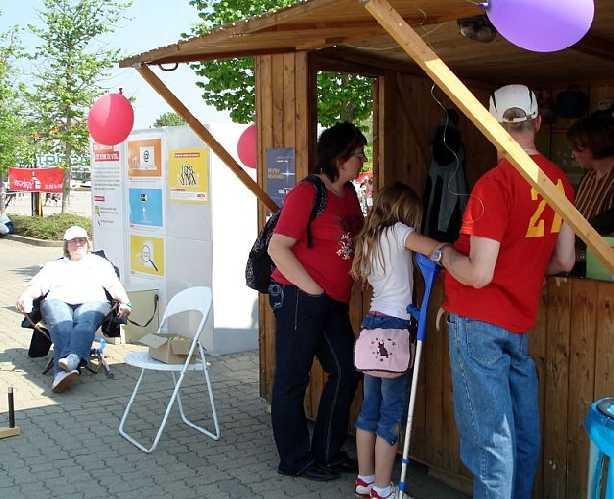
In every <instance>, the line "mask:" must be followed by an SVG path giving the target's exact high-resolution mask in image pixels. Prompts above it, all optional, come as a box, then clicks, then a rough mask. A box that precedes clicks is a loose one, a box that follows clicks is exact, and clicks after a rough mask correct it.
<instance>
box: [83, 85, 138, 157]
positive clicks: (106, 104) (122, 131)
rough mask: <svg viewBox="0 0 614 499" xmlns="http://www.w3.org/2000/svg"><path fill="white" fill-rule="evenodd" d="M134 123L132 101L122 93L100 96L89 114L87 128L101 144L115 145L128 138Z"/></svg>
mask: <svg viewBox="0 0 614 499" xmlns="http://www.w3.org/2000/svg"><path fill="white" fill-rule="evenodd" d="M133 124H134V111H133V110H132V105H131V104H130V101H129V100H128V99H126V98H125V97H124V96H123V95H122V94H106V95H103V96H102V97H99V98H98V100H97V101H96V102H94V105H93V106H92V108H91V109H90V112H89V114H88V115H87V128H88V130H89V131H90V135H91V136H92V138H93V139H94V140H95V141H96V142H98V143H99V144H103V145H105V146H114V145H115V144H119V143H120V142H123V141H124V140H126V138H127V137H128V135H130V132H131V131H132V125H133Z"/></svg>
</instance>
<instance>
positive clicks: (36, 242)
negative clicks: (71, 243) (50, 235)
mask: <svg viewBox="0 0 614 499" xmlns="http://www.w3.org/2000/svg"><path fill="white" fill-rule="evenodd" d="M4 238H5V239H12V240H13V241H19V242H20V243H25V244H31V245H32V246H46V247H53V248H61V247H62V246H63V245H64V241H57V240H55V239H37V238H36V237H28V236H20V235H18V234H7V235H6V236H4Z"/></svg>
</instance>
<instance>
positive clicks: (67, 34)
mask: <svg viewBox="0 0 614 499" xmlns="http://www.w3.org/2000/svg"><path fill="white" fill-rule="evenodd" d="M130 5H131V2H130V1H124V2H120V1H115V0H42V10H41V11H40V12H39V21H40V22H39V24H37V25H30V26H29V29H30V30H31V31H32V33H34V34H35V35H36V36H37V37H38V39H39V43H38V45H37V47H36V49H35V51H34V53H33V54H32V57H33V58H34V59H35V60H36V69H35V72H34V86H33V89H32V91H31V92H30V93H29V100H30V108H31V109H32V116H31V119H32V121H33V122H35V123H36V124H37V126H36V128H37V133H36V134H35V139H36V142H37V143H38V145H39V146H40V147H41V149H42V151H43V152H46V151H49V152H61V153H62V154H63V157H64V164H63V165H60V166H63V167H64V168H65V169H66V172H65V176H64V195H63V196H62V211H64V210H65V209H66V207H67V203H68V200H69V195H70V169H71V166H72V159H71V158H72V157H73V155H74V153H75V152H76V153H83V152H86V151H87V147H88V131H87V112H88V110H89V108H90V106H91V104H92V102H93V101H94V99H95V98H96V97H98V96H99V95H100V94H102V93H103V91H104V89H103V88H102V87H101V85H100V82H101V80H102V79H103V78H104V77H106V76H107V75H108V73H109V71H110V69H111V68H112V67H113V64H114V62H115V61H116V60H117V59H118V58H119V51H118V50H113V49H109V48H108V46H107V45H106V44H105V43H104V42H105V40H104V37H105V36H106V35H109V34H110V33H112V32H113V31H114V30H115V28H116V26H117V24H118V23H119V21H120V20H121V19H122V18H123V12H124V10H125V9H126V8H127V7H129V6H130Z"/></svg>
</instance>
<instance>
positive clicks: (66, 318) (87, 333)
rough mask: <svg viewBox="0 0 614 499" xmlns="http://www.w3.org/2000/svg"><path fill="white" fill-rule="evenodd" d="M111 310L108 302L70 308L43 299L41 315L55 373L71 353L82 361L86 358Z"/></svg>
mask: <svg viewBox="0 0 614 499" xmlns="http://www.w3.org/2000/svg"><path fill="white" fill-rule="evenodd" d="M110 310H111V304H110V303H109V302H87V303H82V304H79V305H69V304H68V303H65V302H63V301H61V300H54V299H52V300H49V299H47V300H43V303H42V304H41V314H42V316H43V320H44V321H45V323H46V324H47V328H48V329H49V335H50V336H51V341H52V342H53V351H54V355H53V369H54V373H57V372H58V370H59V367H58V360H60V359H61V358H63V357H66V356H67V355H69V354H71V353H74V354H77V355H78V356H79V357H80V358H81V359H82V360H87V359H88V358H89V356H90V349H91V347H92V342H93V341H94V335H95V334H96V330H97V329H98V328H99V327H100V324H102V321H103V319H104V318H105V316H106V315H107V314H108V313H109V311H110Z"/></svg>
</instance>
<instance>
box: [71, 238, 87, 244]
mask: <svg viewBox="0 0 614 499" xmlns="http://www.w3.org/2000/svg"><path fill="white" fill-rule="evenodd" d="M68 242H69V243H73V244H87V237H73V238H72V239H70V240H69V241H68Z"/></svg>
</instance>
